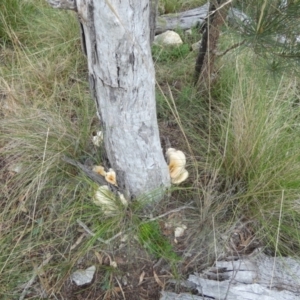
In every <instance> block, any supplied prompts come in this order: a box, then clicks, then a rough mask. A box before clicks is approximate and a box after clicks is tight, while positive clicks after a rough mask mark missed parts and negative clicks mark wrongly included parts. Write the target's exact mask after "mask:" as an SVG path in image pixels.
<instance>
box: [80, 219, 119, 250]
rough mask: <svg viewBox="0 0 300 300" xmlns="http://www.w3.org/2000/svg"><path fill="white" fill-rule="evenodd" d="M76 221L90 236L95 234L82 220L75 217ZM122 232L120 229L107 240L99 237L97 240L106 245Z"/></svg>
mask: <svg viewBox="0 0 300 300" xmlns="http://www.w3.org/2000/svg"><path fill="white" fill-rule="evenodd" d="M77 223H78V225H80V226H81V227H82V228H83V229H84V230H85V231H86V233H88V234H89V235H91V236H95V235H96V234H95V233H94V232H93V231H92V230H90V229H89V228H88V227H87V225H85V224H84V223H83V222H82V221H80V220H78V219H77ZM122 233H123V232H122V231H120V232H119V233H117V234H116V235H114V236H113V237H111V238H109V239H108V240H103V239H101V238H97V241H99V242H101V243H104V244H106V245H108V244H109V243H110V242H112V241H113V240H114V239H116V238H117V237H119V236H120V235H121V234H122Z"/></svg>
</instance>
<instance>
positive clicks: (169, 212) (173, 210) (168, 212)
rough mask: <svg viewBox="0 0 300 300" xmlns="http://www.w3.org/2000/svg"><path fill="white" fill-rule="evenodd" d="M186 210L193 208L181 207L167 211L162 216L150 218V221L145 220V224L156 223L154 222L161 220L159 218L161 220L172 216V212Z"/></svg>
mask: <svg viewBox="0 0 300 300" xmlns="http://www.w3.org/2000/svg"><path fill="white" fill-rule="evenodd" d="M189 204H190V203H189ZM188 208H191V209H192V208H194V207H192V206H181V207H178V208H175V209H172V210H169V211H167V212H166V213H164V214H162V215H159V216H157V217H154V218H151V219H149V220H147V221H146V222H145V223H149V222H153V221H156V220H158V219H161V218H163V217H165V216H167V215H169V214H172V213H174V212H178V211H181V210H184V209H188Z"/></svg>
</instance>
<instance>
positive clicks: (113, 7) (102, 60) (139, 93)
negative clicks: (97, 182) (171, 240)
mask: <svg viewBox="0 0 300 300" xmlns="http://www.w3.org/2000/svg"><path fill="white" fill-rule="evenodd" d="M48 2H49V3H50V4H52V5H53V6H55V4H54V2H55V3H56V4H57V3H60V5H62V2H64V5H66V3H69V4H70V6H71V5H72V3H73V1H71V0H48ZM56 7H58V8H60V7H59V5H56ZM64 8H66V7H65V6H64ZM150 9H151V7H150V6H149V0H139V1H134V3H133V1H131V0H122V1H118V0H109V1H105V0H103V1H98V0H77V3H76V8H75V10H77V13H78V18H79V20H80V22H81V24H82V29H83V32H84V38H85V47H86V52H87V60H88V70H89V83H90V89H91V92H92V95H93V97H94V100H95V102H96V105H97V111H98V116H99V118H100V121H101V123H102V129H103V132H104V145H105V149H106V153H107V156H108V159H109V162H110V164H111V167H112V168H113V169H114V170H115V171H116V173H117V183H118V186H119V188H120V190H121V191H123V192H124V193H125V196H127V197H130V198H135V197H138V196H141V195H143V194H149V193H150V196H149V199H150V198H151V199H152V200H159V199H161V197H162V191H163V190H164V189H165V188H166V187H168V186H169V185H170V175H169V170H168V166H167V164H166V162H165V159H164V155H163V152H162V148H161V144H160V139H159V132H158V124H157V117H156V103H155V72H154V66H153V61H152V57H151V49H150V27H149V13H150ZM152 192H153V194H152Z"/></svg>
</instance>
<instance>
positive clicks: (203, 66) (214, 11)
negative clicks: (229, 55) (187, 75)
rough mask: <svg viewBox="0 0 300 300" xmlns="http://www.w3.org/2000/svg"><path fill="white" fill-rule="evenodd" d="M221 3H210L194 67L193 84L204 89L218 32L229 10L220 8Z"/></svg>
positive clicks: (210, 70) (215, 49)
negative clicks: (202, 86)
mask: <svg viewBox="0 0 300 300" xmlns="http://www.w3.org/2000/svg"><path fill="white" fill-rule="evenodd" d="M221 2H222V1H220V0H215V1H212V2H211V3H210V8H209V11H208V17H207V23H206V27H205V29H204V32H203V36H202V40H201V45H200V49H199V54H198V57H197V60H196V65H195V75H194V77H195V84H199V85H204V86H205V87H206V88H208V86H209V83H210V82H211V75H212V72H213V69H214V63H215V57H216V53H217V46H218V41H219V37H220V30H221V26H222V25H223V24H224V22H225V19H226V16H227V12H228V9H229V7H228V5H225V6H223V7H222V6H221Z"/></svg>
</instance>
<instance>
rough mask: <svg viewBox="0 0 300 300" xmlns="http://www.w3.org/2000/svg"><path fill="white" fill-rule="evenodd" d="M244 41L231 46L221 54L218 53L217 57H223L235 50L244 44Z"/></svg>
mask: <svg viewBox="0 0 300 300" xmlns="http://www.w3.org/2000/svg"><path fill="white" fill-rule="evenodd" d="M245 42H246V40H242V41H241V42H238V43H235V44H233V45H232V46H231V47H229V48H227V49H226V50H225V51H223V52H221V53H218V54H217V56H219V57H220V56H223V55H225V54H226V53H228V52H229V51H230V50H232V49H235V48H237V47H239V46H242V45H243V44H245Z"/></svg>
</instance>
